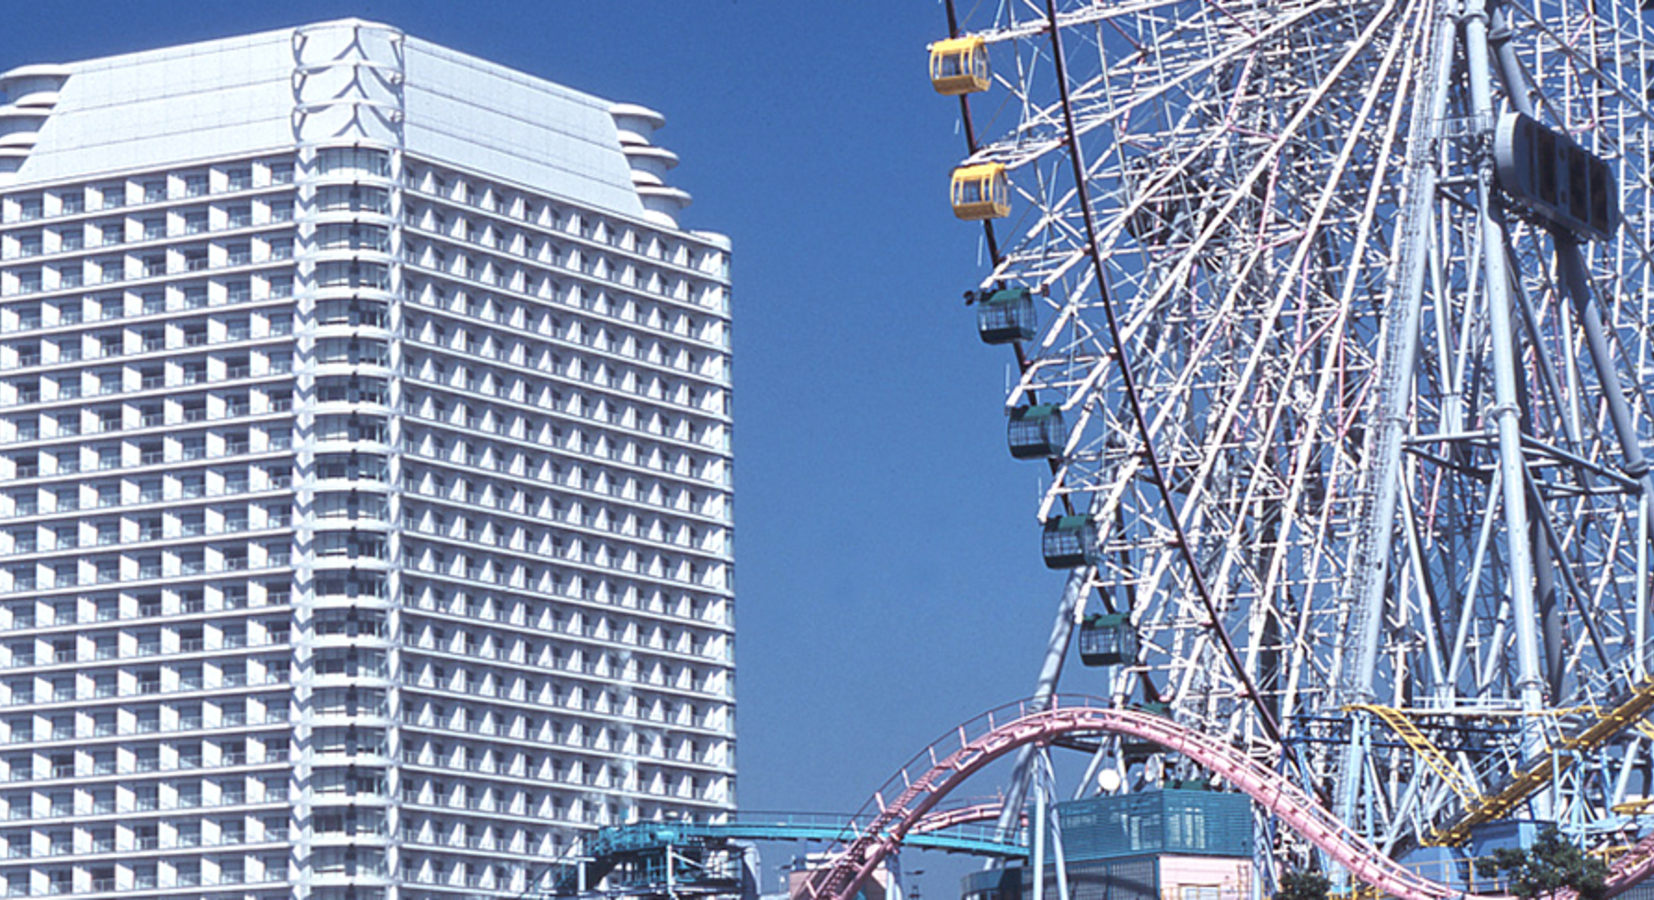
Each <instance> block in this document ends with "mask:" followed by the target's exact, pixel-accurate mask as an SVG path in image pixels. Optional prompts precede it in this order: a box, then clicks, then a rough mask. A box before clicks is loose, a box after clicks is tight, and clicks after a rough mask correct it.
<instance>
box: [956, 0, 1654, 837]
mask: <svg viewBox="0 0 1654 900" xmlns="http://www.w3.org/2000/svg"><path fill="white" fill-rule="evenodd" d="M947 6H948V14H949V25H950V37H949V38H948V39H946V40H942V41H939V42H937V43H936V44H934V45H932V47H931V57H930V58H931V77H932V81H933V83H934V85H935V87H936V89H937V91H938V92H940V93H942V94H946V95H950V96H957V97H958V98H959V100H960V104H961V111H962V114H963V116H964V125H965V133H966V137H967V141H968V147H967V155H966V156H965V158H963V159H962V160H961V162H960V164H959V166H958V167H957V168H956V169H955V170H954V171H953V174H952V184H951V202H952V206H953V211H954V213H955V214H956V215H957V216H958V217H959V218H961V219H965V220H970V221H981V222H983V223H984V229H985V230H984V237H983V239H984V240H985V241H986V242H987V247H988V250H989V251H990V255H991V258H992V261H993V265H992V269H991V271H987V272H985V273H984V274H983V277H982V278H981V281H980V283H979V284H977V285H976V286H975V287H974V289H973V290H972V291H970V292H969V293H968V294H967V299H968V300H969V301H970V302H971V303H972V305H973V308H974V310H975V312H976V316H977V324H978V329H979V334H980V337H981V339H982V340H983V341H984V342H986V343H988V344H995V345H1006V346H1008V347H1009V348H1010V349H1011V350H1012V351H1013V352H1014V355H1015V360H1016V367H1017V368H1016V371H1017V377H1016V380H1015V382H1014V384H1013V385H1012V386H1011V388H1010V390H1009V392H1008V394H1007V397H1006V399H1005V412H1006V415H1007V439H1008V444H1009V447H1008V449H1009V453H1010V455H1011V456H1012V457H1014V458H1016V459H1019V460H1024V461H1027V462H1025V463H1024V464H1029V465H1045V466H1048V467H1049V478H1048V479H1047V480H1046V482H1045V488H1044V491H1043V495H1042V498H1041V502H1040V504H1039V507H1038V510H1037V527H1038V529H1039V546H1040V551H1041V553H1042V554H1043V557H1044V561H1045V563H1046V565H1048V566H1050V567H1051V568H1053V569H1056V570H1059V571H1062V572H1064V573H1066V582H1065V587H1064V590H1063V592H1062V594H1061V598H1060V602H1059V603H1058V611H1057V616H1056V624H1055V627H1054V630H1053V640H1052V645H1051V646H1052V651H1051V654H1050V656H1049V657H1048V658H1047V659H1046V662H1045V667H1044V669H1043V670H1042V673H1041V683H1040V690H1041V692H1042V693H1049V692H1050V691H1051V690H1053V689H1054V688H1055V686H1056V681H1057V677H1058V674H1059V673H1060V672H1061V669H1062V664H1063V662H1064V660H1065V659H1066V658H1067V654H1068V648H1069V647H1070V645H1071V643H1072V644H1077V645H1078V650H1079V655H1080V656H1081V657H1082V661H1083V662H1084V663H1086V664H1087V665H1095V666H1099V667H1100V668H1097V669H1092V670H1088V671H1087V672H1086V673H1085V675H1084V677H1085V678H1087V679H1088V681H1087V682H1086V683H1085V684H1084V687H1085V689H1087V690H1090V691H1092V692H1098V693H1108V694H1110V695H1111V696H1113V697H1114V698H1115V701H1116V702H1117V703H1118V704H1121V705H1135V706H1138V707H1141V708H1144V709H1149V710H1152V711H1155V712H1159V713H1161V714H1164V715H1167V716H1170V717H1172V718H1173V719H1175V720H1177V722H1178V723H1180V724H1182V725H1184V726H1188V727H1193V728H1198V729H1199V730H1201V731H1203V732H1204V733H1206V734H1207V735H1208V736H1212V737H1217V738H1220V739H1222V740H1225V741H1228V742H1229V743H1231V744H1232V745H1235V746H1238V747H1241V748H1244V749H1245V750H1247V751H1248V752H1249V753H1251V754H1252V755H1253V756H1254V757H1256V758H1259V759H1273V760H1285V761H1286V764H1287V765H1289V766H1290V767H1292V768H1293V771H1295V772H1296V773H1297V775H1296V777H1298V778H1299V779H1300V780H1301V781H1302V782H1303V784H1304V787H1305V788H1306V789H1307V790H1308V791H1310V792H1311V793H1312V794H1313V795H1315V796H1318V797H1320V798H1321V799H1322V801H1323V802H1325V803H1326V804H1327V805H1328V807H1329V808H1330V809H1331V810H1332V811H1333V812H1334V813H1335V814H1336V815H1338V816H1339V817H1341V818H1342V819H1343V820H1344V821H1346V822H1350V823H1358V824H1359V826H1360V827H1361V828H1362V829H1363V830H1364V831H1365V832H1366V833H1367V836H1368V837H1369V838H1370V839H1372V840H1373V842H1374V843H1375V844H1376V845H1378V846H1381V847H1385V848H1401V847H1407V846H1418V845H1421V844H1430V843H1453V842H1455V841H1462V840H1463V839H1464V837H1465V835H1466V834H1468V829H1469V828H1471V827H1473V826H1475V825H1476V824H1478V823H1480V822H1483V821H1488V820H1490V819H1495V818H1501V817H1504V816H1507V815H1511V814H1515V813H1517V812H1521V811H1526V814H1532V815H1538V816H1540V817H1545V818H1555V819H1561V820H1565V821H1568V822H1572V823H1574V824H1575V825H1577V826H1578V828H1579V832H1580V833H1582V834H1585V833H1589V832H1590V831H1591V830H1592V829H1594V828H1595V829H1606V828H1610V827H1619V826H1620V825H1621V824H1623V821H1624V820H1623V819H1622V818H1620V816H1622V815H1623V814H1628V811H1629V812H1635V811H1636V802H1635V801H1636V800H1637V798H1639V797H1648V796H1654V765H1651V761H1650V760H1651V753H1650V738H1649V737H1648V736H1647V735H1645V734H1643V733H1642V732H1640V731H1638V730H1637V728H1636V725H1637V723H1638V720H1639V719H1640V718H1641V716H1642V715H1643V713H1644V712H1645V711H1646V710H1647V709H1648V708H1649V707H1650V705H1654V692H1651V690H1650V688H1649V681H1648V675H1649V671H1650V669H1651V668H1654V666H1651V659H1654V654H1651V653H1650V646H1651V643H1650V640H1651V634H1650V630H1649V620H1650V608H1649V588H1650V579H1649V549H1650V547H1649V542H1650V526H1649V513H1650V504H1649V498H1650V496H1651V494H1654V479H1651V478H1650V474H1649V472H1650V463H1649V458H1650V456H1651V455H1654V409H1651V408H1650V405H1649V400H1648V397H1647V394H1646V392H1645V388H1644V386H1645V384H1646V383H1648V382H1649V381H1650V380H1651V378H1654V358H1651V353H1654V344H1651V337H1654V334H1651V329H1654V309H1651V308H1650V306H1651V303H1654V258H1651V256H1650V254H1651V247H1654V242H1651V229H1654V219H1651V215H1650V212H1649V206H1650V197H1649V194H1650V190H1651V183H1650V180H1649V179H1650V175H1651V172H1650V159H1651V154H1654V146H1651V144H1654V32H1651V30H1650V22H1649V21H1648V20H1645V17H1644V16H1645V14H1644V13H1643V12H1642V11H1641V10H1639V9H1638V8H1637V5H1636V4H1635V3H1628V2H1625V0H1594V2H1592V0H1520V2H1510V3H1503V2H1499V0H1355V2H1352V0H1336V2H1333V0H1188V2H1181V0H1119V2H1108V3H1101V2H1096V3H1090V2H1078V0H1060V2H1059V0H1000V2H997V3H981V4H976V5H975V6H974V8H973V9H972V10H970V11H968V12H967V11H964V10H956V9H955V4H954V3H953V2H952V0H948V3H947ZM1648 15H1650V16H1654V13H1651V14H1648ZM1031 543H1032V541H1031ZM1069 676H1070V677H1069V682H1068V684H1069V685H1070V686H1072V685H1074V684H1076V683H1077V678H1076V676H1075V675H1074V674H1073V672H1072V671H1071V672H1070V673H1069ZM1649 733H1650V734H1654V729H1650V731H1649ZM1103 752H1106V753H1107V754H1109V756H1108V758H1107V759H1100V760H1099V762H1098V764H1099V765H1102V766H1108V767H1116V768H1118V770H1119V771H1121V772H1122V773H1125V774H1126V775H1127V777H1128V778H1139V779H1140V778H1143V777H1153V772H1152V771H1149V772H1148V773H1147V775H1145V770H1144V769H1143V768H1140V767H1138V764H1139V763H1142V762H1144V761H1145V756H1144V755H1143V753H1142V752H1141V749H1140V748H1134V747H1131V746H1129V745H1128V744H1127V743H1125V742H1120V741H1115V742H1114V743H1111V744H1106V745H1105V747H1104V750H1103V751H1100V753H1103ZM1134 754H1135V755H1134ZM1546 766H1549V768H1546ZM1564 783H1566V784H1568V785H1571V787H1570V789H1569V790H1567V791H1563V790H1559V789H1558V785H1562V784H1564ZM1628 804H1630V805H1629V806H1628ZM1616 808H1618V810H1619V812H1615V811H1614V810H1615V809H1616Z"/></svg>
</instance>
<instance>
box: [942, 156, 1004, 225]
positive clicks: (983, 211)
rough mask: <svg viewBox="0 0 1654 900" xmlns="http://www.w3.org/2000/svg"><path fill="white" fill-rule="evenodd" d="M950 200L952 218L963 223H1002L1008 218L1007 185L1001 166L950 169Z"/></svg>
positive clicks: (983, 164) (989, 164)
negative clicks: (998, 221)
mask: <svg viewBox="0 0 1654 900" xmlns="http://www.w3.org/2000/svg"><path fill="white" fill-rule="evenodd" d="M952 197H953V214H954V215H955V216H958V217H959V218H961V219H964V220H965V221H967V222H980V221H982V220H983V219H1003V218H1005V217H1006V216H1008V215H1010V214H1011V181H1010V179H1009V178H1007V177H1006V175H1005V166H1004V165H1003V164H1002V163H982V164H980V165H975V166H960V167H959V168H957V169H954V170H953V191H952Z"/></svg>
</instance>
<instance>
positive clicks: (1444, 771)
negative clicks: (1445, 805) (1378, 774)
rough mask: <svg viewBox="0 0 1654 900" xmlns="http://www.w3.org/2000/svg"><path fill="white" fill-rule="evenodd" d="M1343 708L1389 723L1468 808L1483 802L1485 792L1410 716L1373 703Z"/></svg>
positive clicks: (1397, 734)
mask: <svg viewBox="0 0 1654 900" xmlns="http://www.w3.org/2000/svg"><path fill="white" fill-rule="evenodd" d="M1344 708H1345V709H1347V710H1360V711H1362V712H1367V713H1372V714H1373V716H1375V717H1376V718H1377V719H1378V720H1379V721H1380V722H1383V723H1384V724H1385V725H1388V726H1390V730H1391V731H1394V732H1395V733H1396V736H1397V737H1399V738H1401V740H1402V742H1403V743H1405V744H1406V745H1407V746H1408V747H1411V748H1412V750H1413V752H1414V753H1417V754H1418V756H1419V758H1420V759H1422V760H1424V763H1425V765H1428V766H1429V767H1430V768H1431V769H1432V770H1434V771H1435V773H1436V774H1437V775H1440V776H1441V779H1442V780H1443V781H1445V782H1447V786H1448V787H1450V788H1452V789H1453V793H1455V794H1458V795H1459V799H1460V800H1462V801H1464V805H1465V807H1466V808H1469V807H1471V806H1474V805H1476V804H1478V803H1480V802H1482V794H1481V792H1480V791H1478V790H1476V785H1475V784H1474V783H1473V782H1471V780H1470V779H1469V778H1466V777H1465V775H1464V773H1463V772H1460V771H1459V767H1458V766H1455V765H1453V761H1452V760H1450V759H1448V758H1447V754H1445V753H1443V752H1442V751H1441V748H1439V747H1437V746H1436V745H1435V744H1433V743H1431V741H1430V739H1429V738H1427V737H1425V736H1424V732H1422V731H1419V729H1418V726H1417V725H1414V724H1413V720H1412V719H1410V718H1408V717H1407V714H1406V713H1404V712H1402V711H1401V710H1399V709H1396V708H1395V707H1393V706H1379V705H1377V704H1373V703H1356V704H1352V705H1350V706H1346V707H1344Z"/></svg>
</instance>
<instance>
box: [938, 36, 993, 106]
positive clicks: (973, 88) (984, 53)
mask: <svg viewBox="0 0 1654 900" xmlns="http://www.w3.org/2000/svg"><path fill="white" fill-rule="evenodd" d="M989 80H990V79H989V75H988V47H987V45H986V44H984V43H983V41H982V39H981V38H979V37H962V38H950V39H948V40H945V41H937V42H936V43H934V44H931V45H930V83H931V86H932V87H934V88H936V93H938V94H946V95H947V96H949V97H957V96H959V95H960V94H974V93H976V92H977V91H985V90H987V89H988V83H989Z"/></svg>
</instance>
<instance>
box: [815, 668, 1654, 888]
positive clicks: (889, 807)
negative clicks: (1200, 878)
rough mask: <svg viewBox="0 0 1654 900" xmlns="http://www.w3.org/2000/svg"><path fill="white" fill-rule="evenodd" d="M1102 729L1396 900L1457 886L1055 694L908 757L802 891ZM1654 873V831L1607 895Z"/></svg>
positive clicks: (856, 879) (1256, 774)
mask: <svg viewBox="0 0 1654 900" xmlns="http://www.w3.org/2000/svg"><path fill="white" fill-rule="evenodd" d="M1102 732H1108V733H1113V734H1121V735H1128V736H1130V737H1136V738H1143V739H1145V740H1150V741H1154V742H1155V743H1157V744H1159V745H1161V746H1163V747H1165V748H1167V749H1168V750H1173V751H1176V752H1178V753H1181V754H1183V755H1184V756H1185V757H1188V758H1189V759H1191V760H1193V761H1195V762H1196V763H1199V764H1200V765H1201V766H1204V767H1205V768H1206V769H1208V770H1209V771H1211V772H1212V773H1213V774H1216V775H1218V776H1220V777H1222V778H1223V779H1224V780H1226V781H1228V782H1229V783H1230V784H1233V785H1234V786H1235V787H1237V788H1239V789H1240V790H1242V791H1244V792H1245V793H1246V794H1247V795H1249V796H1250V797H1251V798H1252V799H1253V800H1254V801H1256V802H1257V803H1259V804H1261V805H1262V806H1263V807H1264V808H1266V809H1268V810H1269V811H1270V812H1271V813H1273V814H1274V815H1275V816H1276V818H1278V819H1279V820H1280V822H1281V824H1283V825H1285V826H1286V827H1288V828H1290V829H1292V830H1293V831H1295V832H1297V833H1298V834H1300V835H1302V836H1303V837H1304V838H1305V839H1306V840H1308V841H1309V842H1310V843H1312V844H1314V845H1315V846H1316V847H1318V848H1320V849H1321V850H1322V852H1324V853H1326V854H1327V856H1329V857H1330V858H1331V859H1333V860H1334V861H1336V862H1337V863H1339V864H1340V865H1342V866H1344V867H1345V868H1346V869H1348V870H1349V872H1350V874H1351V875H1352V876H1353V877H1355V878H1358V879H1360V880H1361V881H1363V882H1365V883H1367V884H1369V885H1372V886H1373V887H1375V888H1377V889H1378V890H1379V891H1381V892H1382V893H1384V894H1387V895H1390V896H1394V897H1398V898H1401V900H1444V898H1448V897H1454V896H1457V895H1459V893H1460V892H1458V891H1455V890H1454V889H1453V888H1450V887H1448V886H1447V885H1445V884H1441V883H1440V882H1436V881H1431V880H1430V879H1428V878H1423V877H1421V876H1419V875H1417V874H1416V873H1414V872H1412V871H1410V870H1408V869H1406V868H1404V867H1403V866H1402V865H1401V864H1399V863H1397V862H1396V861H1395V860H1392V859H1390V858H1389V857H1387V856H1385V855H1384V854H1383V853H1381V852H1380V851H1379V850H1378V849H1377V848H1376V847H1374V846H1373V845H1372V844H1370V843H1368V842H1367V841H1366V839H1365V838H1363V837H1361V835H1359V834H1357V833H1356V832H1354V831H1353V830H1351V829H1350V828H1349V827H1348V826H1346V825H1345V824H1344V823H1342V822H1340V821H1338V820H1337V819H1336V818H1334V817H1333V815H1332V814H1331V813H1329V812H1327V811H1326V810H1325V809H1324V808H1322V807H1321V806H1320V804H1318V803H1316V802H1315V800H1314V799H1313V798H1312V797H1310V796H1309V795H1308V794H1306V793H1304V791H1303V790H1302V789H1301V788H1299V787H1298V786H1297V785H1296V784H1294V783H1292V782H1291V781H1290V780H1288V779H1287V778H1286V777H1284V776H1282V775H1280V774H1277V773H1276V772H1274V771H1273V770H1271V769H1270V768H1268V767H1267V766H1264V765H1262V764H1260V763H1259V762H1257V761H1256V760H1253V759H1252V758H1251V757H1249V756H1247V755H1246V754H1245V753H1243V752H1242V751H1240V750H1238V749H1236V748H1234V747H1231V746H1229V745H1228V744H1225V743H1222V742H1220V741H1216V740H1213V739H1212V738H1209V737H1207V736H1206V735H1204V734H1201V733H1199V732H1197V731H1193V730H1191V729H1188V728H1184V727H1183V726H1181V725H1178V724H1177V723H1176V722H1173V721H1172V720H1170V719H1166V718H1162V717H1160V716H1156V715H1152V714H1149V713H1144V712H1138V711H1136V710H1129V709H1113V708H1109V707H1107V706H1105V705H1102V701H1098V700H1094V699H1091V698H1086V697H1060V698H1057V699H1055V700H1053V701H1052V702H1051V704H1050V705H1049V706H1048V707H1045V708H1040V707H1037V706H1035V705H1033V703H1032V702H1031V701H1023V702H1021V703H1017V704H1012V705H1010V706H1006V707H1001V708H1000V709H996V710H994V711H993V712H990V713H987V714H985V715H983V716H979V717H977V718H976V719H973V720H972V721H970V722H967V723H966V724H964V725H961V726H959V728H958V729H956V730H955V731H954V732H953V733H951V734H949V735H948V736H946V737H944V738H942V739H941V740H939V741H937V742H936V743H934V744H932V745H931V746H930V747H928V748H926V749H925V750H924V751H923V752H921V753H920V754H919V755H918V756H916V757H914V758H913V759H912V760H911V761H910V762H909V763H908V764H907V765H906V766H903V767H902V770H901V771H900V772H897V773H896V775H895V777H893V778H892V779H891V780H890V781H888V782H886V783H885V785H884V787H882V788H880V790H879V791H878V792H877V793H875V794H874V795H873V798H872V800H870V801H869V802H868V804H867V805H866V806H864V807H863V808H862V810H861V812H859V813H857V815H856V819H855V821H856V835H857V836H856V837H855V838H854V839H853V840H852V841H851V842H850V844H849V846H848V847H846V848H845V850H844V852H843V853H842V854H840V855H839V857H838V860H837V861H836V862H835V863H834V864H833V865H832V866H831V867H829V868H826V869H823V870H821V871H820V872H818V873H817V874H816V875H815V877H813V878H812V879H811V880H810V882H809V884H807V885H806V886H805V889H804V896H805V897H807V898H809V900H854V897H855V894H856V889H857V888H858V887H859V886H860V884H861V882H862V880H863V879H865V878H866V877H867V876H868V875H869V874H871V873H872V872H873V870H874V869H876V868H877V867H878V866H879V864H880V863H881V862H883V861H884V858H885V857H886V856H888V855H889V854H890V853H891V852H892V851H894V850H895V849H896V847H897V846H898V845H900V844H901V842H902V839H903V838H904V837H905V836H906V835H907V834H908V833H909V832H911V831H914V830H916V828H922V827H923V826H921V825H920V822H921V821H922V820H925V818H926V816H927V815H928V814H929V813H930V812H931V810H932V809H933V808H934V807H935V806H936V804H938V803H939V802H941V800H942V799H943V798H944V797H946V796H947V795H948V793H949V792H950V791H952V790H953V789H954V788H956V787H958V786H959V785H960V784H961V783H963V782H964V781H965V780H966V779H968V778H970V777H971V776H972V775H974V774H975V773H976V772H978V771H980V770H981V769H982V768H983V767H984V766H986V765H988V764H989V763H991V762H993V761H994V760H996V759H998V758H1000V757H1001V756H1004V755H1005V754H1006V753H1009V752H1010V751H1012V750H1015V749H1016V748H1018V747H1022V746H1024V745H1026V744H1043V743H1048V742H1050V741H1051V740H1053V739H1055V738H1058V737H1062V736H1065V735H1074V734H1088V733H1089V734H1097V733H1102ZM1651 872H1654V837H1650V838H1647V839H1644V840H1643V841H1641V842H1639V843H1638V844H1637V845H1636V847H1634V848H1632V850H1631V852H1630V853H1628V854H1626V855H1625V856H1624V857H1622V858H1621V859H1620V860H1619V861H1618V862H1617V863H1616V864H1615V866H1614V870H1613V874H1612V876H1611V877H1610V879H1609V896H1614V895H1617V894H1619V893H1621V892H1622V891H1624V890H1625V889H1627V888H1629V887H1631V886H1632V885H1634V884H1636V883H1637V882H1639V881H1641V880H1642V879H1643V878H1646V877H1647V876H1648V875H1649V874H1650V873H1651Z"/></svg>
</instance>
